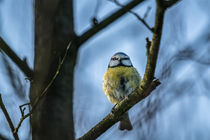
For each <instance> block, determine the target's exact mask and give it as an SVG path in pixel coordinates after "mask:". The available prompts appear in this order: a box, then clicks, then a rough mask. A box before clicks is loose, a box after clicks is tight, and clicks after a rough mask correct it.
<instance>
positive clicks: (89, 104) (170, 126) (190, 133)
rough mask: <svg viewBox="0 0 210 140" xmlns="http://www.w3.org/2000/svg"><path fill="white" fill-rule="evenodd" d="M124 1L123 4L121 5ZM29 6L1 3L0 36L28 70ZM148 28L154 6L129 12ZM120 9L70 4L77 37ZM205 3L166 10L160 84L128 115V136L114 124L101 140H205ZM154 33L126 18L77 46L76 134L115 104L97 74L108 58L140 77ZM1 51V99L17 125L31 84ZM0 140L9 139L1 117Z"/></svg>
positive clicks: (208, 59)
mask: <svg viewBox="0 0 210 140" xmlns="http://www.w3.org/2000/svg"><path fill="white" fill-rule="evenodd" d="M129 1H130V0H121V1H120V2H121V3H122V4H126V3H127V2H129ZM33 5H34V2H33V1H32V0H19V1H13V0H0V36H2V37H3V39H4V40H5V41H6V42H7V43H8V45H9V46H10V47H11V48H12V49H13V50H14V51H15V52H16V53H17V54H18V56H19V57H20V58H22V59H24V58H26V59H27V62H28V64H29V66H30V67H31V68H32V67H33V59H34V10H33ZM148 7H151V10H150V12H149V13H148V16H147V18H146V21H147V23H148V24H149V25H150V26H151V27H152V26H153V25H154V20H155V1H154V0H147V1H145V2H143V3H141V4H140V5H138V6H137V7H136V8H135V9H133V11H135V12H136V13H138V14H139V15H140V16H141V17H143V16H144V14H145V12H146V11H147V9H148ZM119 8H120V7H119V6H117V5H116V4H115V3H113V2H111V1H109V0H92V1H91V2H90V1H84V0H77V1H76V0H75V1H74V23H75V32H76V34H77V35H81V34H82V33H84V32H85V31H86V30H88V29H89V28H91V27H92V22H91V20H92V18H93V17H96V18H97V19H98V21H99V22H100V21H102V20H103V19H104V18H106V17H107V16H109V15H111V14H112V13H113V12H115V11H116V10H118V9H119ZM209 13H210V1H209V0H182V1H181V2H179V3H178V4H176V5H175V6H173V7H172V8H170V9H168V10H167V11H166V15H165V19H164V25H163V34H162V40H161V46H160V52H159V56H158V62H157V68H156V73H155V76H156V78H158V79H160V81H161V83H162V84H161V85H160V86H159V87H158V88H157V89H156V90H155V91H153V92H152V94H151V95H150V96H149V97H147V98H146V99H145V100H143V101H142V102H140V103H138V104H137V105H135V106H134V107H133V108H132V109H131V110H130V111H129V113H130V119H131V122H132V124H133V127H134V128H133V130H132V131H119V130H118V125H119V124H118V123H117V124H115V125H114V126H113V127H111V128H110V129H109V130H108V131H106V132H105V133H104V134H103V135H101V136H100V137H99V138H98V139H99V140H118V139H121V140H130V139H132V140H139V139H144V140H168V139H171V140H177V139H178V140H186V139H187V140H198V139H200V140H209V139H210V133H209V131H210V111H209V106H210V93H209V90H210V80H209V77H210V67H209V66H210V55H209V54H210V17H209ZM146 37H149V38H150V40H151V37H152V33H151V32H150V31H149V30H148V29H147V28H146V27H145V26H144V25H143V24H142V23H141V22H140V21H139V20H137V19H136V17H135V16H133V15H132V14H130V13H127V14H126V15H124V16H122V17H121V18H120V19H118V20H117V21H115V22H114V23H112V24H111V25H110V26H108V27H107V28H105V29H104V30H102V31H101V32H99V33H98V34H96V35H95V36H94V37H92V38H91V39H89V40H88V41H87V42H86V43H85V44H83V45H82V47H81V49H80V51H79V56H78V60H77V65H76V68H75V76H74V79H75V80H74V126H75V133H76V137H80V136H82V135H83V134H84V133H85V132H87V131H88V130H89V129H90V128H92V127H93V126H94V125H96V124H97V123H98V122H99V121H101V120H102V119H103V118H104V117H105V116H106V115H107V114H108V113H109V112H110V110H111V108H112V107H113V105H112V104H111V103H110V102H109V101H108V100H107V98H106V96H105V95H104V92H103V89H102V82H103V75H104V73H105V71H106V69H107V67H108V63H109V60H110V58H111V56H112V55H113V54H114V53H116V52H119V51H122V52H125V53H126V54H128V55H129V56H130V58H131V61H132V63H133V65H134V67H136V69H137V70H138V72H139V73H140V75H141V76H142V77H143V74H144V69H145V65H146V49H145V45H146V41H145V38H146ZM25 78H26V77H25V76H24V75H23V74H22V72H21V71H20V70H19V68H18V67H16V65H14V63H13V62H12V61H11V60H10V59H9V58H8V57H7V56H6V55H5V54H4V53H3V52H1V51H0V93H1V94H2V98H3V101H4V103H5V106H6V108H7V109H8V112H9V114H10V116H11V118H12V121H13V122H14V124H15V126H16V125H17V123H18V122H19V118H20V117H21V114H20V111H19V105H21V104H24V103H26V102H29V97H28V95H29V86H30V82H29V81H27V79H25ZM0 126H1V129H0V135H2V136H4V137H7V138H9V139H13V136H12V133H11V131H10V128H9V126H8V124H7V121H6V119H5V117H4V115H3V113H2V111H0ZM30 131H31V129H30V122H29V119H27V120H25V121H24V123H23V124H22V125H21V127H20V129H19V136H20V139H23V140H28V139H31V133H30Z"/></svg>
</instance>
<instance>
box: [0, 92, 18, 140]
mask: <svg viewBox="0 0 210 140" xmlns="http://www.w3.org/2000/svg"><path fill="white" fill-rule="evenodd" d="M0 107H1V109H2V111H3V113H4V116H5V117H6V119H7V122H8V124H9V127H10V129H11V131H12V134H13V137H14V138H15V140H19V137H18V134H17V133H13V132H14V130H15V128H14V125H13V123H12V120H11V118H10V116H9V114H8V112H7V109H6V107H5V105H4V103H3V101H2V98H1V94H0Z"/></svg>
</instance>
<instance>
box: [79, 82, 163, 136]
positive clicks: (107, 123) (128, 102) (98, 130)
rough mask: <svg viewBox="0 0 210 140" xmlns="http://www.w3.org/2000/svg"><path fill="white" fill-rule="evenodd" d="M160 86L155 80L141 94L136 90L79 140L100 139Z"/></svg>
mask: <svg viewBox="0 0 210 140" xmlns="http://www.w3.org/2000/svg"><path fill="white" fill-rule="evenodd" d="M158 85H160V82H159V80H155V81H153V82H152V83H151V85H150V86H149V88H148V89H147V90H144V91H143V90H142V93H139V91H138V89H136V90H135V91H134V92H133V93H132V94H130V95H129V96H128V98H125V99H124V100H123V101H121V102H120V103H119V104H117V105H116V106H115V108H114V111H113V113H109V114H108V115H107V116H106V117H105V118H104V119H103V120H102V121H100V122H99V123H98V124H97V125H96V126H94V127H93V128H92V129H91V130H89V131H88V132H87V133H86V134H85V135H83V136H82V137H80V138H79V139H78V140H93V139H96V138H97V137H99V136H100V135H101V134H103V133H104V132H105V131H106V130H107V129H109V128H110V127H111V126H112V125H114V124H115V123H117V122H118V121H119V120H120V116H122V115H123V114H124V113H125V112H126V111H127V110H129V109H130V108H131V107H133V106H134V105H135V104H136V103H138V102H139V101H141V100H143V99H144V98H146V97H147V96H148V95H149V94H150V93H151V92H152V91H153V90H154V89H155V88H156V87H157V86H158Z"/></svg>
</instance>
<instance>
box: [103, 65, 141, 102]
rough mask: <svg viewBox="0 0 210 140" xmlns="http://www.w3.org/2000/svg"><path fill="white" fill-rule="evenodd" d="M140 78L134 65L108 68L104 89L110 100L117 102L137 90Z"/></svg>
mask: <svg viewBox="0 0 210 140" xmlns="http://www.w3.org/2000/svg"><path fill="white" fill-rule="evenodd" d="M140 80H141V78H140V76H139V74H138V72H137V70H136V69H135V68H134V67H124V66H119V67H114V68H108V70H107V71H106V73H105V75H104V81H103V89H104V92H105V95H106V96H107V98H108V99H109V101H110V102H111V103H113V104H116V103H118V102H119V101H120V100H122V99H123V98H124V97H125V96H127V95H128V94H130V93H131V92H132V91H133V90H135V88H136V87H137V86H138V85H139V82H140Z"/></svg>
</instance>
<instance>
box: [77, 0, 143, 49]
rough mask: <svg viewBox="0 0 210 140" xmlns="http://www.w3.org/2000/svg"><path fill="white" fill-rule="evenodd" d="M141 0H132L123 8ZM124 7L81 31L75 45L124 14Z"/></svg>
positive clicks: (132, 6) (130, 6)
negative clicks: (86, 29) (83, 31)
mask: <svg viewBox="0 0 210 140" xmlns="http://www.w3.org/2000/svg"><path fill="white" fill-rule="evenodd" d="M143 1H144V0H132V1H131V2H130V3H128V4H127V5H125V6H124V8H126V9H132V8H134V7H135V6H137V5H138V4H140V3H141V2H143ZM124 8H121V9H119V10H118V11H116V12H115V13H113V14H112V15H111V16H109V17H107V18H106V19H104V20H103V21H102V22H100V23H99V24H97V25H95V26H94V27H93V28H91V29H89V30H88V31H86V32H85V33H83V34H82V35H81V36H79V37H78V38H77V39H78V40H77V41H76V42H77V46H80V45H82V44H83V43H84V42H85V41H87V40H88V39H89V38H91V37H93V36H94V35H95V34H96V33H98V32H99V31H101V30H102V29H104V28H105V27H107V26H108V25H110V24H111V23H113V22H114V21H115V20H117V19H118V18H120V17H121V16H122V15H124V14H125V13H126V12H127V11H126V10H125V9H124Z"/></svg>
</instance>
